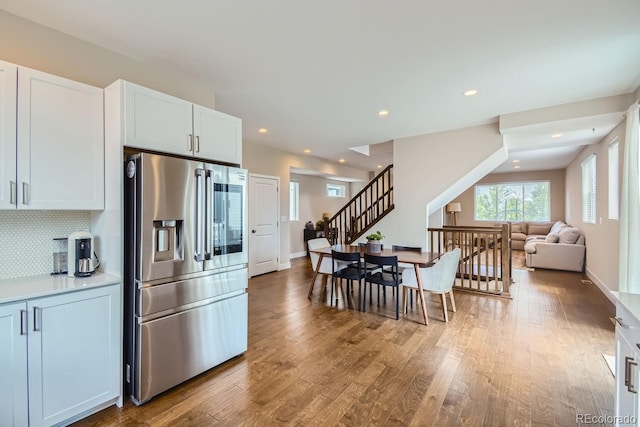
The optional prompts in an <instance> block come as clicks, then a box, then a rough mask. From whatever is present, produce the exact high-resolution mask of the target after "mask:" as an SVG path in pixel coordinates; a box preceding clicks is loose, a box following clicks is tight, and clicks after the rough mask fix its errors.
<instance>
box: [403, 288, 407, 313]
mask: <svg viewBox="0 0 640 427" xmlns="http://www.w3.org/2000/svg"><path fill="white" fill-rule="evenodd" d="M402 314H407V288H405V287H404V286H403V287H402Z"/></svg>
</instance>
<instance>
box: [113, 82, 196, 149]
mask: <svg viewBox="0 0 640 427" xmlns="http://www.w3.org/2000/svg"><path fill="white" fill-rule="evenodd" d="M124 91H125V105H124V111H125V119H124V121H125V123H124V125H125V141H124V142H125V143H124V145H127V146H130V147H137V148H145V149H148V150H157V151H167V152H170V153H175V154H182V155H185V156H187V155H191V153H192V151H193V144H194V141H193V130H192V128H193V125H192V118H191V109H192V104H191V103H190V102H187V101H184V100H182V99H179V98H176V97H173V96H170V95H166V94H164V93H161V92H156V91H154V90H151V89H147V88H145V87H142V86H138V85H136V84H133V83H129V82H125V83H124Z"/></svg>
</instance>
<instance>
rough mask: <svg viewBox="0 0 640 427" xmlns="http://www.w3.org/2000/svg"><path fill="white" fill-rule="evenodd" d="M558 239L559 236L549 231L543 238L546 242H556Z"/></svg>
mask: <svg viewBox="0 0 640 427" xmlns="http://www.w3.org/2000/svg"><path fill="white" fill-rule="evenodd" d="M558 240H560V236H558V235H557V234H556V233H549V234H547V238H546V239H544V241H545V242H547V243H558Z"/></svg>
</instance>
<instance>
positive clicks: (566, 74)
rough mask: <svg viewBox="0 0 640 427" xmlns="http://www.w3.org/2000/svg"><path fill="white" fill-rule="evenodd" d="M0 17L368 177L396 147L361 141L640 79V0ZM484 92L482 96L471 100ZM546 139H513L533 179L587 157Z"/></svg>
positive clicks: (49, 12)
mask: <svg viewBox="0 0 640 427" xmlns="http://www.w3.org/2000/svg"><path fill="white" fill-rule="evenodd" d="M0 9H3V10H5V11H7V12H9V13H12V14H15V15H18V16H21V17H24V18H26V19H29V20H32V21H35V22H37V23H40V24H42V25H45V26H48V27H51V28H54V29H56V30H59V31H61V32H64V33H67V34H70V35H72V36H75V37H78V38H80V39H83V40H86V41H88V42H91V43H94V44H97V45H100V46H102V47H105V48H107V49H110V50H113V51H115V52H118V53H121V54H124V55H127V56H129V57H132V58H134V59H138V60H141V61H145V62H148V63H150V64H156V65H157V66H159V67H162V66H165V67H167V66H168V67H172V68H177V69H180V70H183V71H184V72H185V73H186V74H188V75H190V76H193V78H196V79H198V80H200V81H203V82H206V83H208V84H210V85H211V86H212V87H213V88H214V89H215V91H216V109H218V110H220V111H224V112H227V113H229V114H232V115H235V116H238V117H240V118H242V119H243V134H244V140H245V141H250V142H253V143H258V144H265V145H268V146H275V147H280V148H282V149H284V150H287V151H292V152H296V153H301V152H302V150H303V149H305V148H310V149H311V151H312V154H311V155H314V156H318V157H321V158H326V159H329V160H331V161H336V162H337V160H338V159H340V158H344V159H346V164H347V165H352V166H355V167H358V168H361V169H365V170H372V169H375V165H377V164H384V165H386V164H387V163H389V162H390V161H391V159H390V155H391V150H390V149H389V148H388V147H389V146H390V144H388V143H387V144H386V145H383V146H382V147H386V148H380V150H379V151H380V153H375V151H376V150H374V149H373V148H372V151H374V153H373V155H372V156H371V157H367V156H363V155H361V154H358V153H356V152H354V151H352V150H349V149H348V147H352V146H360V145H369V144H376V143H381V142H387V141H390V140H393V139H396V138H401V137H407V136H414V135H420V134H426V133H431V132H438V131H445V130H450V129H456V128H463V127H469V126H475V125H479V124H484V123H489V122H495V121H497V118H498V116H500V115H502V114H508V113H513V112H520V111H527V110H531V109H539V108H543V107H548V106H553V105H558V104H566V103H572V102H578V101H583V100H588V99H594V98H600V97H604V96H611V95H619V94H626V93H630V92H633V91H634V90H635V89H636V88H637V87H638V86H639V85H640V1H638V0H610V1H602V0H562V1H556V0H540V1H520V0H511V1H505V0H485V1H477V0H461V1H450V2H445V1H435V0H422V1H418V0H414V1H408V0H400V1H395V2H390V1H386V0H385V1H382V0H351V1H344V0H325V1H322V2H310V1H299V0H298V1H295V0H289V1H285V0H272V1H264V0H233V1H228V0H227V1H221V0H185V1H180V2H177V1H158V0H136V1H124V0H83V1H77V0H47V1H38V0H0ZM471 88H474V89H477V90H478V91H479V93H478V95H476V96H474V97H464V96H463V95H462V93H463V92H464V91H465V90H467V89H471ZM381 109H386V110H389V111H390V114H389V116H388V117H386V118H379V117H378V115H377V112H378V111H379V110H381ZM618 121H620V120H618ZM615 124H616V123H613V122H611V123H608V124H606V125H603V126H602V128H599V129H598V130H597V132H598V137H601V134H602V132H604V128H605V127H608V128H609V130H610V129H611V128H613V126H615ZM261 127H265V128H268V129H269V132H268V133H267V134H264V135H262V134H258V132H257V130H258V128H261ZM587 130H588V131H589V132H591V133H592V135H591V136H592V137H593V136H594V135H595V132H593V131H591V128H590V127H589V128H588V129H587V128H585V129H583V130H582V131H583V132H586V131H587ZM574 132H576V135H575V136H576V137H577V138H578V139H577V140H579V141H581V142H582V143H590V142H593V141H592V140H593V138H591V139H589V138H586V136H585V134H584V133H583V134H582V135H578V133H579V132H578V131H576V130H574ZM540 138H545V139H544V140H541V139H540ZM582 138H584V139H582ZM547 139H548V135H541V134H534V133H531V134H527V135H511V136H509V144H510V147H511V148H510V149H511V150H512V151H513V152H512V153H511V156H512V157H511V159H513V158H514V157H513V156H514V155H516V154H517V156H519V158H520V160H521V164H522V165H523V170H525V169H524V166H525V161H524V160H525V159H529V160H530V161H531V162H533V161H534V160H535V159H538V160H537V163H536V164H538V165H539V164H540V163H541V164H542V165H545V167H544V168H545V169H547V168H549V165H550V164H551V163H550V162H549V158H550V157H551V158H553V159H556V160H557V166H558V167H563V166H564V165H566V164H567V162H568V161H569V160H571V158H572V157H573V156H575V151H576V150H578V149H579V148H576V146H575V144H576V141H577V140H576V141H573V142H572V143H571V144H570V145H573V146H574V148H573V154H570V153H569V152H570V151H571V150H570V149H569V148H562V153H561V154H552V155H551V156H549V155H547V156H544V154H543V153H545V152H547V153H555V152H554V151H553V150H552V147H553V146H556V147H560V146H564V142H566V141H560V140H558V141H552V142H548V141H547ZM539 141H543V142H542V143H541V144H542V145H543V146H544V150H539V148H538V147H539V145H540V144H539ZM527 147H528V148H527ZM532 147H536V148H535V149H533V150H532V149H531V148H532ZM516 152H517V153H516ZM562 156H564V157H562ZM561 157H562V158H561ZM540 159H543V160H542V162H541V161H540ZM529 166H531V165H529ZM536 167H538V166H536ZM536 167H534V168H536ZM554 167H555V164H554ZM529 169H531V167H529Z"/></svg>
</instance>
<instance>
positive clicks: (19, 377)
mask: <svg viewBox="0 0 640 427" xmlns="http://www.w3.org/2000/svg"><path fill="white" fill-rule="evenodd" d="M26 308H27V305H26V303H24V302H23V303H16V304H8V305H1V306H0V424H2V425H9V426H26V425H27V424H28V415H29V407H28V404H27V397H28V393H27V335H26V333H27V325H26ZM5 423H6V424H5Z"/></svg>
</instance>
